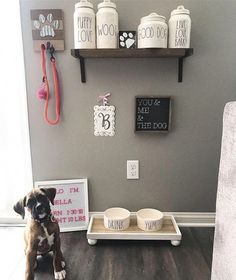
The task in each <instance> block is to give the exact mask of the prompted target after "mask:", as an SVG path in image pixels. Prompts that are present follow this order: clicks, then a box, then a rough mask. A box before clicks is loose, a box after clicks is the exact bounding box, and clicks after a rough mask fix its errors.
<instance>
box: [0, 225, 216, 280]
mask: <svg viewBox="0 0 236 280" xmlns="http://www.w3.org/2000/svg"><path fill="white" fill-rule="evenodd" d="M181 232H182V234H183V240H182V243H181V246H179V247H173V246H171V244H170V242H168V241H99V242H98V243H97V245H95V246H90V245H88V243H87V239H86V233H85V232H73V233H62V234H61V239H62V250H63V252H64V257H65V260H66V264H67V268H66V270H67V280H210V272H211V260H212V247H213V235H214V229H213V228H182V229H181ZM22 233H23V229H22V228H0V248H1V255H0V256H1V257H0V264H1V276H0V277H1V279H4V280H24V276H23V275H24V262H25V260H24V254H23V238H22ZM2 249H3V250H2ZM35 279H36V280H53V279H54V277H53V269H52V259H51V257H50V256H48V257H46V258H44V259H41V260H40V262H39V266H38V268H37V270H36V274H35Z"/></svg>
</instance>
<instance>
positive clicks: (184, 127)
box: [21, 0, 236, 211]
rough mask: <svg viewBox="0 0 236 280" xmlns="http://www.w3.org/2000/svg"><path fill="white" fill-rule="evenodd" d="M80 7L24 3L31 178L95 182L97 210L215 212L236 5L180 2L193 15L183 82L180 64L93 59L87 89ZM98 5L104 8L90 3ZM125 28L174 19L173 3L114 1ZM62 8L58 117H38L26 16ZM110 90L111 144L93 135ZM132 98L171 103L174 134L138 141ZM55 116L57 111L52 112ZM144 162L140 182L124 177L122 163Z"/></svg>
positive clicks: (92, 195)
mask: <svg viewBox="0 0 236 280" xmlns="http://www.w3.org/2000/svg"><path fill="white" fill-rule="evenodd" d="M74 3H75V1H70V0H65V1H59V0H58V1H57V0H50V1H23V0H22V1H21V12H22V27H23V41H24V51H25V65H26V77H27V91H28V104H29V120H30V136H31V146H32V147H31V148H32V160H33V175H34V180H51V179H72V178H84V177H87V178H88V179H89V200H90V210H91V211H102V210H105V209H106V208H107V207H111V206H122V207H127V208H128V209H130V210H132V211H136V210H137V209H140V208H142V207H157V208H159V209H161V210H163V211H214V210H215V199H216V188H217V177H218V165H219V156H220V143H221V128H222V113H223V108H224V105H225V103H226V102H228V101H229V100H235V95H236V80H235V73H236V60H235V46H236V36H235V28H234V27H235V26H236V17H235V11H236V1H219V0H211V1H206V0H204V1H203V0H198V1H197V0H190V1H184V0H183V1H181V3H183V4H184V5H185V6H186V7H187V8H189V9H190V10H191V17H192V24H193V27H192V47H194V55H193V56H192V57H190V58H188V59H186V61H185V65H184V66H185V67H184V81H183V83H182V84H181V83H180V84H178V83H177V61H176V60H168V59H167V60H166V59H143V60H141V59H140V60H138V59H133V60H128V59H120V60H111V59H101V60H95V59H94V60H92V59H91V60H88V61H87V62H86V67H87V83H86V84H81V82H80V67H79V62H78V61H77V60H76V59H74V58H73V57H71V55H70V49H71V48H73V20H72V15H73V12H74ZM93 3H94V4H97V3H98V1H95V0H93ZM116 3H117V6H118V11H119V19H120V29H131V30H132V29H133V30H135V29H136V28H137V25H138V23H139V20H140V18H141V17H142V16H144V15H147V14H149V13H151V12H153V11H156V12H158V13H160V14H162V15H165V16H166V17H168V18H169V14H170V11H171V10H173V9H174V8H176V7H177V5H178V4H180V2H179V1H175V0H145V1H144V0H142V1H140V0H139V1H137V0H128V1H127V0H119V1H118V0H117V1H116ZM32 8H60V9H63V10H64V18H65V33H66V35H65V36H66V38H65V39H66V50H65V52H64V53H60V54H59V53H58V55H57V58H58V68H59V73H60V78H61V87H62V99H63V105H62V118H61V123H60V124H59V125H57V126H54V127H53V126H48V125H47V124H45V123H44V121H43V119H42V111H43V104H41V103H40V102H39V100H38V99H37V97H36V93H35V92H36V90H37V88H38V86H39V85H40V83H41V71H40V64H39V63H40V56H39V54H38V53H35V52H34V51H33V49H32V40H31V25H30V9H32ZM107 91H110V92H111V93H112V98H111V103H112V104H113V105H115V106H116V110H117V117H116V135H115V137H112V138H110V137H95V136H93V106H94V105H95V104H96V102H97V97H98V95H100V94H102V93H104V92H107ZM136 95H158V96H165V95H168V96H169V95H170V96H172V97H173V100H174V102H173V119H172V123H173V127H172V131H171V132H170V133H169V134H167V135H162V134H135V133H134V100H135V99H134V98H135V96H136ZM52 109H53V108H52ZM127 159H139V160H140V180H138V181H137V180H127V179H126V160H127Z"/></svg>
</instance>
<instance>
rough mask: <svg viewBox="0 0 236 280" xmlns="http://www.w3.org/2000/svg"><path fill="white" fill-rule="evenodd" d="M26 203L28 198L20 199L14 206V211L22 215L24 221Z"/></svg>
mask: <svg viewBox="0 0 236 280" xmlns="http://www.w3.org/2000/svg"><path fill="white" fill-rule="evenodd" d="M25 203H26V196H25V197H24V198H22V199H20V200H19V201H18V202H17V203H16V204H15V205H14V206H13V209H14V211H15V212H16V213H18V214H20V215H21V217H22V219H24V217H25V206H26V205H25Z"/></svg>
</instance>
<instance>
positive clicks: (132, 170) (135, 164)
mask: <svg viewBox="0 0 236 280" xmlns="http://www.w3.org/2000/svg"><path fill="white" fill-rule="evenodd" d="M127 179H129V180H137V179H139V160H127Z"/></svg>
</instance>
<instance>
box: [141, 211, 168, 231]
mask: <svg viewBox="0 0 236 280" xmlns="http://www.w3.org/2000/svg"><path fill="white" fill-rule="evenodd" d="M136 215H137V224H138V227H139V228H140V229H142V230H144V231H158V230H160V229H161V228H162V223H163V216H164V215H163V213H162V212H160V211H158V210H156V209H151V208H146V209H141V210H139V211H138V212H137V213H136Z"/></svg>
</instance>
